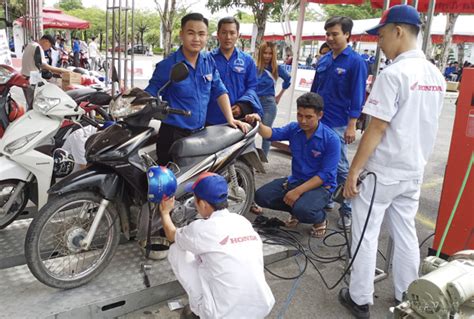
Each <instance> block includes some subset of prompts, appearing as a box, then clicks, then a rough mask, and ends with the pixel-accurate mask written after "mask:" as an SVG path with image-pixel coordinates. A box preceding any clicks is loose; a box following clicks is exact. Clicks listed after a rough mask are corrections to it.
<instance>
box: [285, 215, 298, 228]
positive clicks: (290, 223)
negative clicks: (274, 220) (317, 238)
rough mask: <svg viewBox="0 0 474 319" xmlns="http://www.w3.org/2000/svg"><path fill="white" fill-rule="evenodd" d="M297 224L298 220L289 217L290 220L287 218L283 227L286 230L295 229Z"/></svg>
mask: <svg viewBox="0 0 474 319" xmlns="http://www.w3.org/2000/svg"><path fill="white" fill-rule="evenodd" d="M299 223H300V221H299V220H298V219H296V218H295V217H293V216H290V218H288V220H287V221H286V222H285V227H286V228H295V227H296V226H297V225H298V224H299Z"/></svg>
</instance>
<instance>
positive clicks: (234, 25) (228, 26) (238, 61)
mask: <svg viewBox="0 0 474 319" xmlns="http://www.w3.org/2000/svg"><path fill="white" fill-rule="evenodd" d="M239 29H240V24H239V21H238V20H237V19H236V18H234V17H225V18H222V19H220V20H219V22H218V23H217V39H218V40H219V48H216V49H214V50H213V51H212V52H211V55H212V57H213V58H214V60H215V61H216V65H217V69H218V70H219V74H220V76H221V79H222V82H224V85H225V87H226V88H227V91H228V94H229V99H230V104H231V105H232V113H233V115H234V117H235V118H243V117H245V115H247V114H250V113H258V114H259V115H260V116H263V112H262V106H261V104H260V101H259V99H258V96H257V93H256V92H255V90H256V88H257V67H256V66H255V62H254V61H253V59H252V57H251V56H250V55H248V54H247V53H244V52H242V51H241V50H239V49H238V48H236V47H235V43H236V42H237V39H238V38H239ZM226 122H227V121H226V119H225V117H224V114H222V111H221V109H220V107H219V105H218V104H217V100H216V99H215V98H214V97H211V101H210V102H209V109H208V111H207V123H208V124H210V125H215V124H222V123H226Z"/></svg>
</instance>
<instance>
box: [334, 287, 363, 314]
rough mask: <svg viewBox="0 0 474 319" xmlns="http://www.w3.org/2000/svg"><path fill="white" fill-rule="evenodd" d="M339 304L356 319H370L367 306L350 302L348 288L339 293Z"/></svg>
mask: <svg viewBox="0 0 474 319" xmlns="http://www.w3.org/2000/svg"><path fill="white" fill-rule="evenodd" d="M339 302H340V303H341V304H342V305H343V306H344V307H346V308H347V309H348V310H349V311H350V312H351V313H352V314H353V315H354V316H355V317H356V318H357V319H368V318H370V312H369V305H362V306H359V305H358V304H356V303H355V302H354V301H352V298H351V295H350V294H349V288H342V289H341V290H340V291H339Z"/></svg>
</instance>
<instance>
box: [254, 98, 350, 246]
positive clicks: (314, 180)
mask: <svg viewBox="0 0 474 319" xmlns="http://www.w3.org/2000/svg"><path fill="white" fill-rule="evenodd" d="M296 105H297V115H296V118H297V122H292V123H289V124H288V125H286V126H284V127H281V128H271V127H268V126H266V125H264V124H260V128H259V134H260V135H261V136H262V137H263V138H265V139H267V140H270V141H289V142H290V145H289V146H290V150H291V154H292V159H291V175H290V176H288V177H287V178H286V177H285V178H279V179H276V180H274V181H272V182H270V183H268V184H266V185H263V186H262V187H260V188H259V189H258V190H257V192H256V194H255V202H256V203H257V204H258V205H259V206H261V207H265V208H270V209H274V210H280V211H286V212H289V213H290V214H291V217H290V219H289V220H288V221H287V222H286V226H287V227H295V226H296V225H297V224H298V223H299V222H302V223H308V224H312V225H313V226H312V229H311V236H313V237H316V238H322V237H324V235H325V234H326V227H327V220H326V211H325V210H324V207H325V206H326V205H327V204H328V203H329V199H330V197H331V194H332V192H333V191H334V190H335V188H336V174H337V165H338V162H339V157H340V151H341V150H340V148H341V143H340V141H339V138H338V136H337V134H336V133H335V132H334V131H333V130H332V129H330V128H329V127H328V126H326V125H325V124H323V123H322V122H321V118H322V117H323V113H324V112H323V107H324V102H323V99H322V98H321V96H319V95H318V94H316V93H312V92H309V93H306V94H303V95H302V96H300V97H299V98H298V99H297V100H296ZM246 120H247V121H249V122H254V121H260V118H259V116H258V115H256V114H250V115H247V117H246Z"/></svg>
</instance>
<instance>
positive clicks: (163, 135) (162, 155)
mask: <svg viewBox="0 0 474 319" xmlns="http://www.w3.org/2000/svg"><path fill="white" fill-rule="evenodd" d="M192 133H193V131H190V130H185V129H182V128H179V127H176V126H172V125H169V124H166V123H163V122H161V126H160V130H159V131H158V141H157V142H156V156H157V157H158V164H159V165H162V166H166V164H168V162H170V161H171V160H172V158H171V155H170V154H169V150H170V148H171V145H173V143H174V142H175V141H176V140H179V139H181V138H183V137H187V136H189V135H191V134H192Z"/></svg>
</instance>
